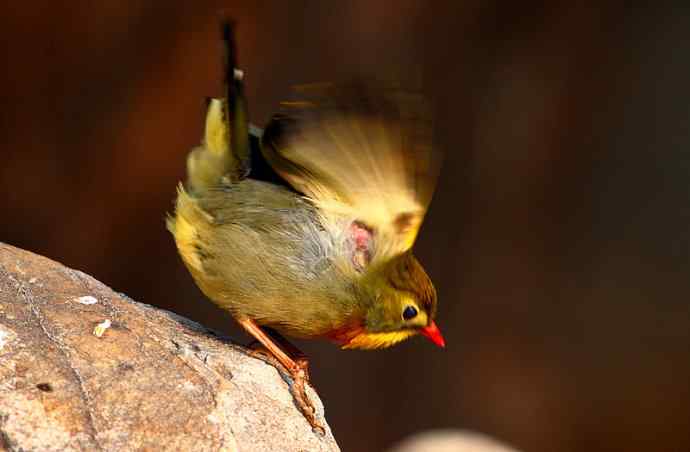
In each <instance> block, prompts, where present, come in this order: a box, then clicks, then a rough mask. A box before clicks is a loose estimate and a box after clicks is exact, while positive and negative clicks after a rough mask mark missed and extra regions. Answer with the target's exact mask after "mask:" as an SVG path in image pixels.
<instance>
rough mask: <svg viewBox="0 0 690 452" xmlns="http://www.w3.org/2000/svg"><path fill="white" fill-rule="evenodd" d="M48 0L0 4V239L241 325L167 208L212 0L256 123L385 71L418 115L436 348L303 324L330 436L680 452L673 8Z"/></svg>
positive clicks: (683, 387)
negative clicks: (432, 156)
mask: <svg viewBox="0 0 690 452" xmlns="http://www.w3.org/2000/svg"><path fill="white" fill-rule="evenodd" d="M59 3H60V2H48V1H34V2H28V1H25V2H13V3H12V4H4V5H3V6H2V7H0V33H1V36H0V58H1V60H0V61H2V63H3V64H4V67H3V69H2V71H1V72H0V99H1V101H2V104H1V105H2V108H1V110H0V149H1V150H2V151H1V152H2V154H1V155H2V160H1V162H2V164H1V165H0V215H1V219H2V221H1V222H0V240H2V241H6V242H9V243H11V244H13V245H17V246H20V247H24V248H27V249H29V250H32V251H35V252H38V253H42V254H45V255H47V256H49V257H52V258H54V259H57V260H59V261H62V262H64V263H65V264H67V265H70V266H73V267H76V268H78V269H81V270H84V271H86V272H88V273H91V274H93V275H94V276H96V277H97V278H99V279H101V280H102V281H104V282H106V283H107V284H109V285H111V286H112V287H114V288H115V289H117V290H120V291H123V292H126V293H128V294H129V295H131V296H133V297H134V298H136V299H138V300H140V301H143V302H146V303H151V304H155V305H158V306H161V307H165V308H167V309H171V310H173V311H175V312H178V313H180V314H183V315H186V316H188V317H191V318H193V319H196V320H198V321H200V322H202V323H204V324H207V325H209V326H212V327H215V328H218V329H220V330H222V331H225V332H228V333H230V334H231V335H233V336H234V337H236V338H239V339H242V340H246V338H244V337H243V336H241V335H240V334H238V333H237V327H236V326H235V325H234V324H233V323H232V321H231V320H230V318H229V317H228V316H227V315H226V314H224V313H222V312H220V311H218V310H216V309H215V308H214V307H213V306H212V305H211V304H210V303H208V302H206V301H205V300H204V299H203V297H202V296H201V294H200V293H199V291H198V290H197V289H196V287H195V286H194V285H193V283H192V281H191V278H190V277H189V276H188V275H187V273H186V271H185V269H184V268H183V266H182V264H181V263H180V261H179V259H178V258H177V256H176V253H175V249H174V246H173V243H172V240H171V238H170V237H169V235H168V234H167V232H166V231H165V230H164V227H163V215H164V213H165V212H166V211H169V210H170V208H171V206H172V204H171V201H172V198H173V196H174V187H175V184H176V182H177V181H178V180H179V179H180V178H182V177H183V172H184V156H185V154H186V152H187V151H188V149H189V148H190V147H191V146H193V145H195V144H196V143H197V142H198V140H199V137H200V133H201V127H202V116H203V111H202V110H203V108H202V105H203V102H202V99H203V97H205V96H208V95H218V94H220V91H221V89H220V83H219V77H218V74H219V71H220V64H219V55H220V51H221V48H220V44H219V42H218V30H217V22H216V17H217V12H218V10H219V9H221V8H225V10H226V11H228V13H229V14H231V15H232V16H233V17H235V18H236V20H237V21H238V22H239V30H238V43H239V54H240V55H239V57H240V62H241V65H242V67H243V68H244V69H245V70H246V75H247V85H248V96H249V102H250V108H251V113H252V120H253V121H254V122H255V123H256V124H259V125H262V124H263V123H264V122H265V121H266V119H267V118H268V117H269V115H270V114H271V112H272V111H274V110H275V108H276V105H277V102H278V101H279V100H280V99H281V98H282V97H284V96H285V94H286V93H287V88H288V86H290V85H291V84H294V83H302V82H308V81H318V80H329V79H339V78H342V77H344V76H348V75H351V74H356V73H359V74H372V73H374V74H376V73H384V75H385V73H387V74H390V73H391V71H393V72H396V71H397V72H398V73H403V74H408V73H409V74H415V75H421V76H422V80H423V84H424V87H425V90H426V91H427V92H428V93H429V95H430V97H431V99H432V101H433V105H434V109H435V112H436V115H437V133H436V138H437V143H438V146H439V147H440V148H441V149H443V151H444V152H445V154H446V160H445V163H444V165H443V168H442V174H441V180H440V183H439V186H438V191H437V193H436V197H435V199H434V202H433V203H432V206H431V210H430V212H429V215H428V217H427V221H426V223H425V225H424V228H423V229H422V233H421V236H420V238H419V241H418V243H417V246H416V250H417V254H418V255H419V257H420V259H421V260H422V262H423V263H424V264H425V266H426V267H427V269H428V271H429V273H430V274H431V276H432V277H433V279H434V280H435V282H436V284H437V287H438V291H439V294H440V300H441V301H440V303H441V305H440V313H439V319H440V320H439V322H438V323H439V325H440V326H441V328H442V330H443V331H444V334H445V336H446V340H447V342H448V347H447V349H446V350H443V351H441V350H439V349H436V348H434V347H433V346H432V345H430V344H429V343H427V342H425V341H423V340H421V339H416V340H411V341H409V342H408V343H405V344H403V345H401V346H399V347H396V348H394V349H391V350H386V351H381V352H345V351H339V350H337V349H336V348H334V347H333V346H331V345H329V344H317V343H303V344H300V345H301V346H303V348H304V349H305V350H306V351H307V352H308V353H309V354H310V355H311V357H312V360H313V364H312V366H313V367H312V369H313V370H312V373H313V379H314V382H315V384H316V385H317V387H318V389H319V391H320V393H321V395H322V397H323V399H324V400H325V402H326V405H327V410H328V412H327V413H328V418H329V420H330V423H331V425H332V426H333V428H334V431H335V435H336V437H337V438H338V440H339V441H340V443H341V445H342V447H343V449H344V450H346V451H379V450H382V449H384V448H385V447H387V446H389V445H390V444H392V443H393V442H394V441H396V440H398V439H400V438H402V437H403V436H405V435H407V434H410V433H412V432H415V431H419V430H423V429H428V428H438V427H461V428H470V429H476V430H479V431H482V432H484V433H488V434H491V435H493V436H496V437H498V438H500V439H503V440H505V441H507V442H509V443H511V444H514V445H515V446H518V447H520V448H523V449H525V450H528V451H544V452H547V451H549V452H550V451H605V450H606V451H609V450H626V451H637V450H639V451H653V450H654V451H656V450H659V451H662V450H663V451H665V450H668V451H671V450H674V451H681V450H690V425H689V424H690V389H689V386H690V384H689V383H688V382H689V381H690V351H689V350H690V303H689V301H688V296H689V295H690V280H689V278H688V275H689V271H690V259H689V258H690V240H689V238H690V233H689V231H690V202H689V201H690V181H689V178H688V173H689V172H690V157H689V151H688V149H690V94H689V93H688V84H689V82H688V81H689V80H690V58H689V57H688V55H689V54H690V53H689V52H690V15H689V14H686V10H687V8H684V7H682V6H679V7H672V6H670V5H671V4H670V3H667V4H665V5H666V6H663V7H662V6H659V7H655V8H649V7H648V8H645V9H643V8H639V9H633V8H631V7H627V8H622V7H621V6H620V5H618V4H617V3H615V2H592V4H591V5H587V3H586V2H563V3H562V4H559V3H558V2H544V3H538V2H515V3H512V2H494V1H478V0H474V1H465V2H462V1H447V2H440V1H439V2H430V1H421V0H420V1H412V0H405V1H401V0H396V1H376V2H370V1H364V0H361V1H349V2H322V1H270V2H269V1H265V2H264V1H251V2H250V1H247V2H241V3H240V2H236V3H231V2H228V3H223V4H221V3H213V2H184V1H171V0H165V1H158V0H156V1H148V2H135V1H122V0H101V1H99V2H70V3H71V4H70V6H69V7H67V6H64V5H61V4H59ZM571 3H577V4H578V5H579V6H575V5H573V4H571ZM518 4H519V5H520V6H516V5H518ZM679 4H680V2H679ZM594 5H596V6H594Z"/></svg>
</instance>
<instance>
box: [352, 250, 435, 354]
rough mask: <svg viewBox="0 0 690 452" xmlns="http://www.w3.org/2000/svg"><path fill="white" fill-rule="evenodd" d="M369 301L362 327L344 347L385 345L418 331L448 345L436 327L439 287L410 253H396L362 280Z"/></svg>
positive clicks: (365, 347) (381, 346)
mask: <svg viewBox="0 0 690 452" xmlns="http://www.w3.org/2000/svg"><path fill="white" fill-rule="evenodd" d="M362 287H363V290H364V291H365V292H366V297H367V298H369V299H370V300H371V303H368V304H367V307H366V312H365V316H364V321H363V325H362V327H361V329H360V330H359V331H357V334H356V335H353V337H352V338H351V339H349V340H348V342H347V343H345V344H344V345H343V348H363V349H371V348H384V347H389V346H391V345H394V344H395V343H397V342H400V341H403V340H405V339H407V338H409V337H411V336H414V335H416V334H422V335H424V336H426V337H427V338H428V339H429V340H431V341H432V342H433V343H434V344H436V345H438V346H439V347H444V346H445V341H444V339H443V336H442V335H441V331H440V330H439V329H438V327H437V326H436V323H435V322H434V318H435V316H436V290H435V289H434V285H433V283H432V282H431V279H429V276H427V274H426V272H425V271H424V269H423V268H422V266H421V265H420V264H419V262H418V261H417V259H416V258H415V257H414V256H413V255H412V253H410V252H406V253H404V254H402V255H400V256H397V257H395V258H393V259H392V260H390V261H389V262H387V263H385V264H383V265H382V266H381V267H380V268H379V269H377V270H376V271H372V272H369V274H368V275H366V277H365V278H364V280H363V284H362Z"/></svg>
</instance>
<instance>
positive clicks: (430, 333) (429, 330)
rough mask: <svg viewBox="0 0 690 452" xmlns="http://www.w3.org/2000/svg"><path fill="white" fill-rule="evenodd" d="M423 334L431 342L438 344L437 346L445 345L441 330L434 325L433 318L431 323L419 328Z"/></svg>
mask: <svg viewBox="0 0 690 452" xmlns="http://www.w3.org/2000/svg"><path fill="white" fill-rule="evenodd" d="M419 331H420V332H421V333H422V334H423V335H424V336H426V337H428V338H429V340H430V341H431V342H433V343H434V344H436V345H438V346H439V347H445V346H446V341H445V340H443V336H442V335H441V330H439V329H438V327H437V326H436V322H434V321H433V320H432V321H431V323H430V324H429V325H427V326H425V327H424V328H422V329H421V330H419Z"/></svg>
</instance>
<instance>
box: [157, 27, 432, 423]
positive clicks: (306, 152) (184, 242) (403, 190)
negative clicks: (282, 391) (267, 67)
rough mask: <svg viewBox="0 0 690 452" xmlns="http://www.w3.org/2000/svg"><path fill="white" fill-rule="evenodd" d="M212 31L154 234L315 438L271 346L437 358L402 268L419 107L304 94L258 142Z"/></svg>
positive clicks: (414, 225)
mask: <svg viewBox="0 0 690 452" xmlns="http://www.w3.org/2000/svg"><path fill="white" fill-rule="evenodd" d="M221 28H222V37H223V41H224V43H225V58H224V66H225V67H224V86H225V93H224V94H225V97H221V98H211V99H209V100H208V104H207V111H206V118H205V126H204V133H203V138H202V140H201V144H200V145H199V146H197V147H195V148H194V149H192V150H191V151H190V153H189V154H188V157H187V179H186V181H185V182H184V183H180V184H179V185H178V189H177V198H176V200H175V208H174V213H172V214H169V215H168V218H167V229H168V230H169V231H170V232H171V233H172V235H173V237H174V241H175V244H176V246H177V249H178V252H179V255H180V256H181V258H182V261H183V262H184V264H185V266H186V267H187V268H188V270H189V272H190V273H191V275H192V277H193V279H194V280H195V282H196V284H197V285H198V287H199V288H200V289H201V291H202V292H203V293H204V294H205V295H206V296H207V297H208V298H209V299H210V300H211V301H212V302H213V303H215V304H216V305H218V306H219V307H221V308H222V309H225V310H227V311H228V312H229V313H230V314H231V315H232V317H233V318H234V319H235V320H236V321H237V322H238V323H239V325H240V326H241V327H242V328H243V329H244V330H246V332H247V333H249V334H250V335H251V336H253V337H254V338H255V340H256V341H257V342H258V344H260V345H261V346H262V349H261V350H262V353H264V357H265V358H270V359H271V362H272V363H273V364H274V365H276V367H280V366H282V368H283V370H285V371H287V373H288V374H289V375H290V377H291V378H292V383H293V384H292V385H290V387H291V392H292V395H293V397H294V400H295V404H296V405H297V407H298V408H299V409H300V410H301V412H302V413H303V414H304V416H305V418H306V419H307V421H308V422H309V423H310V424H311V426H312V427H314V428H315V429H321V430H323V426H322V425H321V424H320V422H319V421H318V420H317V419H316V416H315V410H314V407H313V404H312V403H311V401H310V400H309V398H308V396H307V393H306V391H305V385H306V384H309V374H308V360H307V359H306V357H305V356H304V355H303V354H302V353H301V352H300V351H299V350H298V349H297V348H296V347H295V346H293V345H292V344H290V342H288V341H287V339H285V336H289V337H294V338H303V339H326V340H329V341H331V342H333V343H335V344H337V345H338V346H340V347H341V348H343V349H379V348H385V347H389V346H392V345H394V344H396V343H398V342H401V341H403V340H405V339H408V338H410V337H412V336H415V335H419V334H421V335H423V336H426V337H427V338H428V339H430V340H431V341H432V342H433V343H434V344H436V345H438V346H440V347H445V340H444V338H443V336H442V334H441V332H440V330H439V328H438V326H437V325H436V322H435V317H436V312H437V294H436V290H435V288H434V285H433V283H432V281H431V279H430V278H429V276H428V275H427V273H426V272H425V270H424V269H423V267H422V265H421V264H420V263H419V261H418V260H417V259H416V258H415V256H414V255H413V254H412V246H413V244H414V242H415V239H416V237H417V235H418V232H419V228H420V226H421V224H422V221H423V219H424V216H425V214H426V212H427V210H428V207H429V203H430V201H431V197H432V194H433V191H434V186H435V181H436V179H437V175H438V168H439V165H438V155H437V154H438V153H437V152H436V151H435V149H434V147H433V146H432V143H431V142H432V139H431V136H432V133H431V131H432V121H431V119H430V117H431V115H430V114H429V107H428V104H427V102H426V101H425V100H424V98H423V96H420V95H418V94H417V93H415V92H413V91H405V90H403V89H402V88H400V87H399V86H398V85H396V84H394V83H392V84H391V83H383V82H375V81H371V80H366V81H363V80H355V81H352V82H345V83H313V84H308V85H301V86H297V87H295V89H294V94H293V99H291V100H289V101H286V102H283V103H282V104H281V107H280V111H279V113H276V114H275V115H274V116H273V117H272V118H271V119H270V120H269V122H268V124H267V125H266V126H265V128H264V129H263V130H258V129H256V128H254V127H253V126H251V125H249V123H248V119H247V118H248V114H247V105H246V99H245V97H244V73H243V72H242V71H241V70H239V69H237V67H236V64H237V63H236V50H235V39H234V23H232V22H231V21H223V23H222V27H221Z"/></svg>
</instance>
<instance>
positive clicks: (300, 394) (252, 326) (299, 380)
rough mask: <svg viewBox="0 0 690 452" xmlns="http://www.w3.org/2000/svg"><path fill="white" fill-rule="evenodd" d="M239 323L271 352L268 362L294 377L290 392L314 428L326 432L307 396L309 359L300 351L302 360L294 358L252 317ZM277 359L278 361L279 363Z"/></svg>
mask: <svg viewBox="0 0 690 452" xmlns="http://www.w3.org/2000/svg"><path fill="white" fill-rule="evenodd" d="M238 323H239V324H240V325H242V327H243V328H244V329H245V330H246V331H247V333H249V334H251V335H252V336H253V337H254V338H255V339H256V340H257V341H259V342H260V343H261V345H263V346H264V347H265V348H266V350H267V351H268V353H270V355H268V356H266V357H267V358H268V359H267V361H268V362H270V363H271V364H273V365H274V367H278V366H276V364H278V365H280V366H282V367H283V368H285V370H287V372H288V373H289V374H290V376H291V377H292V385H290V392H291V393H292V396H293V398H294V399H295V404H296V405H297V407H298V408H299V410H300V411H301V412H302V414H303V415H304V417H305V418H306V419H307V421H308V422H309V424H310V425H311V426H312V428H314V429H317V430H320V431H321V432H324V431H325V430H324V427H323V425H321V424H320V423H319V422H318V421H317V420H316V410H315V409H314V405H312V403H311V402H310V400H309V397H307V392H306V390H305V384H306V383H308V382H309V374H308V373H307V365H306V362H307V361H306V358H305V357H304V354H303V353H302V352H299V355H301V357H302V359H301V361H302V362H301V363H298V362H296V361H295V360H294V359H292V358H291V357H290V356H289V355H288V353H286V352H285V350H283V348H281V347H280V345H278V344H276V342H275V341H274V340H273V339H272V338H271V337H270V336H269V335H268V334H266V332H264V331H263V330H262V329H261V327H260V326H259V325H257V324H256V322H254V321H253V320H251V319H241V320H240V319H238ZM281 339H282V338H281ZM280 342H283V343H288V342H287V341H286V340H285V339H282V341H280ZM288 344H289V343H288ZM283 345H284V344H283ZM286 348H292V349H294V350H297V348H296V347H295V346H293V345H292V344H290V345H289V347H286ZM298 359H299V358H298ZM275 361H277V363H276V362H275Z"/></svg>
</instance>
